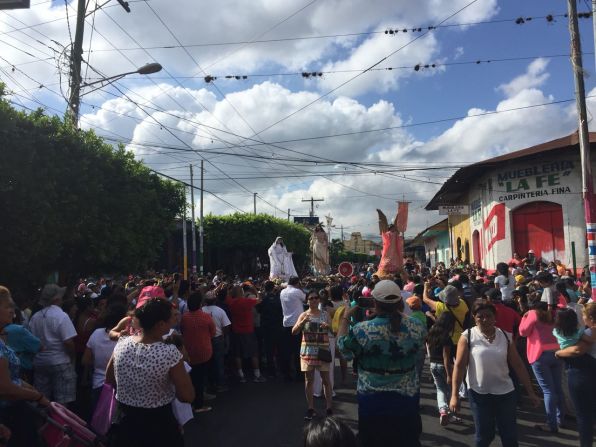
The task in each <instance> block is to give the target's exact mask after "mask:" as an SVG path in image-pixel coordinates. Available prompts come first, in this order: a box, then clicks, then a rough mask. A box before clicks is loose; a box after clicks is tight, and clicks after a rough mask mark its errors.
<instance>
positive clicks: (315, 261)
mask: <svg viewBox="0 0 596 447" xmlns="http://www.w3.org/2000/svg"><path fill="white" fill-rule="evenodd" d="M310 249H311V250H312V267H313V270H314V273H315V275H327V274H328V273H329V270H330V269H329V238H328V237H327V232H326V231H325V230H324V229H323V224H317V226H316V227H315V229H314V231H313V233H312V235H311V237H310Z"/></svg>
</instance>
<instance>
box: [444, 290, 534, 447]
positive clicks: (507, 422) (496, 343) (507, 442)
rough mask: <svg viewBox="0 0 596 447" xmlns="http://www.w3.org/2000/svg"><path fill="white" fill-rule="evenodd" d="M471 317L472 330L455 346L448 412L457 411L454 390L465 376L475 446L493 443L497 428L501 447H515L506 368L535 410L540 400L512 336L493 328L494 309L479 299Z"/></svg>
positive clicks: (513, 406) (514, 403) (513, 403)
mask: <svg viewBox="0 0 596 447" xmlns="http://www.w3.org/2000/svg"><path fill="white" fill-rule="evenodd" d="M472 315H473V317H474V321H475V323H476V326H475V327H473V328H471V329H468V330H466V331H464V332H463V333H462V336H461V338H460V339H459V342H458V344H457V356H456V359H455V368H454V370H453V380H452V388H451V389H452V391H451V402H450V404H449V408H450V409H451V411H452V412H454V413H456V412H458V411H459V408H460V397H459V394H458V390H459V387H460V385H461V383H462V380H463V378H464V374H465V373H466V371H467V376H466V378H467V383H468V391H469V393H468V396H469V399H470V409H471V410H472V416H473V418H474V425H475V429H476V433H475V441H476V442H475V445H476V447H488V446H489V445H490V444H491V442H492V441H493V439H494V437H495V427H497V428H498V430H499V436H500V437H501V443H502V444H503V447H517V446H518V442H517V421H516V416H515V414H516V406H517V396H516V392H515V387H514V386H513V381H512V380H511V377H510V376H509V368H512V369H513V370H514V372H515V373H516V375H517V377H518V378H519V381H520V382H521V383H522V385H523V386H524V389H525V390H526V392H527V393H528V395H529V397H530V399H531V400H532V403H533V405H534V407H538V406H539V405H540V399H539V398H538V396H537V395H536V393H535V392H534V388H533V387H532V384H531V382H530V376H529V375H528V371H527V370H526V368H525V367H524V364H523V363H522V361H521V358H520V356H519V354H518V352H517V350H516V349H515V345H512V344H511V340H512V336H511V334H507V333H506V332H505V331H503V330H501V329H498V328H497V327H496V326H495V321H496V319H495V316H496V309H495V306H494V305H493V304H492V303H490V302H489V301H487V300H484V299H478V300H476V302H475V303H474V306H473V307H472Z"/></svg>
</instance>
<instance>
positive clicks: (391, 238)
mask: <svg viewBox="0 0 596 447" xmlns="http://www.w3.org/2000/svg"><path fill="white" fill-rule="evenodd" d="M377 213H378V215H379V231H380V233H381V238H382V239H383V253H382V255H381V262H380V263H379V268H378V270H377V275H378V276H379V278H381V279H383V278H386V277H388V276H390V275H396V274H398V273H399V271H400V270H401V268H402V267H403V263H404V238H403V234H404V232H405V231H406V227H407V225H408V202H398V209H397V215H396V216H395V220H394V221H393V223H392V224H391V225H389V224H388V222H387V217H386V216H385V214H383V212H382V211H381V210H380V209H377Z"/></svg>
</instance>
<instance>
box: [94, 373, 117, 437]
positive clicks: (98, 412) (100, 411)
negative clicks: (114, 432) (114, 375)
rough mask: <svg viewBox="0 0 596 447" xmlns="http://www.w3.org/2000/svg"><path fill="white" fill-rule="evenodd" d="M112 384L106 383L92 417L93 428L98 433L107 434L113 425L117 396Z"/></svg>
mask: <svg viewBox="0 0 596 447" xmlns="http://www.w3.org/2000/svg"><path fill="white" fill-rule="evenodd" d="M115 394H116V393H115V391H114V388H113V387H112V385H109V384H107V383H104V385H103V387H102V388H101V393H100V395H99V399H98V401H97V405H96V406H95V410H94V411H93V417H92V418H91V428H93V430H95V432H96V433H97V434H100V435H105V434H106V433H107V432H108V430H109V429H110V426H111V425H112V416H113V415H114V411H115V409H116V397H115Z"/></svg>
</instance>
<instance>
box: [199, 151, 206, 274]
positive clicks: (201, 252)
mask: <svg viewBox="0 0 596 447" xmlns="http://www.w3.org/2000/svg"><path fill="white" fill-rule="evenodd" d="M204 162H205V161H204V160H201V204H200V210H199V214H200V219H201V221H200V222H199V272H200V274H201V276H203V272H204V265H205V262H204V259H203V258H204V250H205V246H204V245H203V233H204V232H205V227H204V226H203V181H204V173H205V170H204V169H203V164H204Z"/></svg>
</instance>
